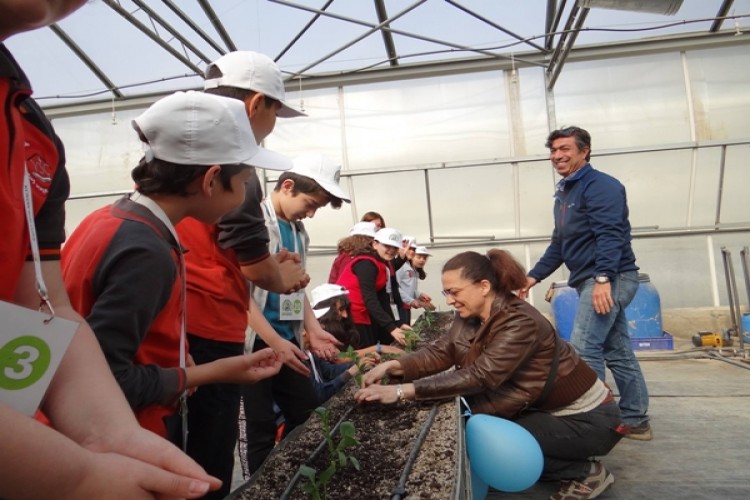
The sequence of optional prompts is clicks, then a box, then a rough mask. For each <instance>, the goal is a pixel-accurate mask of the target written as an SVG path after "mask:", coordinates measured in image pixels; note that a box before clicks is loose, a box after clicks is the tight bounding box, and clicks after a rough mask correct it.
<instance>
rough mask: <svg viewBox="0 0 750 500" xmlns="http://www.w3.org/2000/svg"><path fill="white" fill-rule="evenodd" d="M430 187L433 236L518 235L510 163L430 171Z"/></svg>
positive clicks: (443, 240)
mask: <svg viewBox="0 0 750 500" xmlns="http://www.w3.org/2000/svg"><path fill="white" fill-rule="evenodd" d="M430 190H431V192H432V213H433V219H434V221H433V223H434V228H435V236H439V237H450V236H462V237H485V238H486V237H492V236H494V237H496V238H512V237H515V236H517V235H518V234H517V230H516V222H515V211H514V191H515V188H514V178H513V166H512V165H488V166H482V167H467V168H460V169H445V170H432V171H430ZM445 241H448V240H446V239H441V240H438V242H445Z"/></svg>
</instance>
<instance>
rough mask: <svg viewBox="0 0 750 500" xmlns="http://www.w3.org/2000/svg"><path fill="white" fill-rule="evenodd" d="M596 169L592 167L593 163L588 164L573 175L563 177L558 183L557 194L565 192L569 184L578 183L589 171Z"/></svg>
mask: <svg viewBox="0 0 750 500" xmlns="http://www.w3.org/2000/svg"><path fill="white" fill-rule="evenodd" d="M593 168H594V167H592V166H591V163H586V164H585V165H584V166H583V167H581V168H580V169H578V170H576V171H575V172H573V175H569V176H567V177H563V178H562V179H560V180H559V181H558V183H557V186H556V189H555V194H557V193H560V192H565V188H567V187H568V184H572V183H574V182H576V181H578V180H579V179H580V178H581V177H583V176H584V175H586V174H587V173H588V172H589V171H591V170H593Z"/></svg>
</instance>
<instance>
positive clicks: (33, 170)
mask: <svg viewBox="0 0 750 500" xmlns="http://www.w3.org/2000/svg"><path fill="white" fill-rule="evenodd" d="M26 165H27V168H28V169H29V175H30V176H31V184H32V185H33V186H34V187H35V188H37V189H38V190H40V191H42V192H44V193H45V194H46V193H47V192H48V191H49V187H50V184H52V171H51V169H50V166H49V163H47V161H46V160H45V159H44V158H42V156H41V155H40V154H38V153H35V154H33V155H32V156H31V157H30V158H29V159H28V160H26Z"/></svg>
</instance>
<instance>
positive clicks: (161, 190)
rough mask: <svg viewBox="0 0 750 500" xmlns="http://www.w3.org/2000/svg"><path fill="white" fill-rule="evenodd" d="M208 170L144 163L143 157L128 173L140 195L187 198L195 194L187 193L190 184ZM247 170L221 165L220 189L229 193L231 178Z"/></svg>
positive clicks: (162, 163) (167, 163) (235, 166)
mask: <svg viewBox="0 0 750 500" xmlns="http://www.w3.org/2000/svg"><path fill="white" fill-rule="evenodd" d="M209 168H210V165H207V166H200V165H179V164H177V163H172V162H168V161H164V160H160V159H159V158H154V159H153V160H151V161H146V158H145V157H143V158H141V161H140V162H139V163H138V166H137V167H135V168H134V169H133V170H132V171H131V172H130V177H131V178H132V179H133V180H134V181H135V184H136V190H137V191H138V192H139V193H141V194H145V195H149V194H171V195H175V196H185V197H187V196H190V195H193V194H195V193H194V192H193V193H191V192H190V191H188V186H189V185H190V183H192V182H193V181H194V180H195V179H197V178H198V177H200V176H202V175H204V174H205V173H206V171H207V170H208V169H209ZM248 168H253V167H250V166H248V165H221V172H219V176H218V179H219V181H220V182H221V185H222V187H223V188H224V189H225V190H227V191H231V190H232V177H234V176H235V175H237V174H238V173H240V172H241V171H243V170H245V169H248Z"/></svg>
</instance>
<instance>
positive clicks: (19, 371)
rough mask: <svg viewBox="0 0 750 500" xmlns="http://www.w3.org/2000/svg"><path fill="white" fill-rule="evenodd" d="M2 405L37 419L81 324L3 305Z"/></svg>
mask: <svg viewBox="0 0 750 500" xmlns="http://www.w3.org/2000/svg"><path fill="white" fill-rule="evenodd" d="M0 317H2V318H3V321H2V324H1V325H0V401H2V402H3V403H5V404H7V405H9V406H11V407H13V408H15V409H16V410H18V411H20V412H21V413H25V414H26V415H29V416H33V415H34V413H35V412H36V410H37V408H39V404H40V403H41V402H42V398H43V397H44V394H45V392H47V387H49V384H50V382H51V381H52V376H53V375H54V374H55V372H56V371H57V367H58V366H59V365H60V361H62V358H63V355H64V354H65V351H66V350H67V348H68V345H69V344H70V341H71V340H72V339H73V336H74V335H75V333H76V330H78V326H79V323H77V322H75V321H71V320H68V319H64V318H59V317H55V318H53V319H52V320H51V321H50V322H49V323H45V322H44V321H45V320H46V319H47V318H48V317H49V315H47V314H43V313H40V312H38V311H34V310H32V309H26V308H25V307H20V306H16V305H13V304H10V303H8V302H2V301H0Z"/></svg>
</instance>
